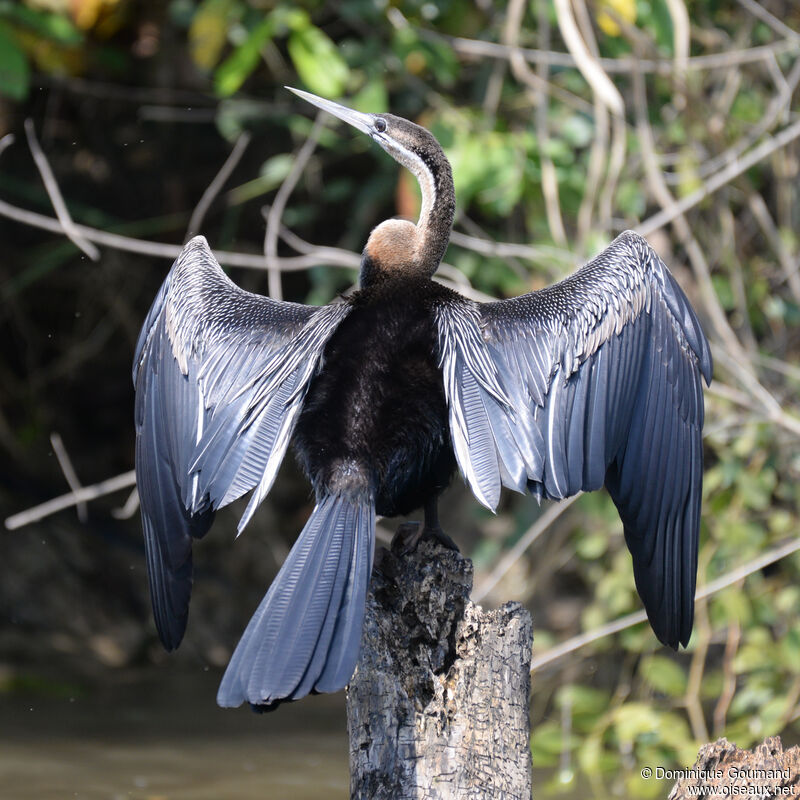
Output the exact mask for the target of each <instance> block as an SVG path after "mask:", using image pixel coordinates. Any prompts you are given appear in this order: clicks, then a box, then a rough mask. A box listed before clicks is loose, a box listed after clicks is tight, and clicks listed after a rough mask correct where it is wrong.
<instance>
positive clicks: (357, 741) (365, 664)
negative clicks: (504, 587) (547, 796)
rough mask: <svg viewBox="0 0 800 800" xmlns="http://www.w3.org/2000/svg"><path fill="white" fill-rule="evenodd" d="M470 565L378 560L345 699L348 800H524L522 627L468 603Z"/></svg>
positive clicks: (438, 549) (388, 556)
mask: <svg viewBox="0 0 800 800" xmlns="http://www.w3.org/2000/svg"><path fill="white" fill-rule="evenodd" d="M471 591H472V562H471V561H469V559H466V558H464V557H463V556H461V555H460V554H458V553H456V552H454V551H452V550H448V549H446V548H444V547H442V546H441V545H440V544H438V543H434V542H428V541H423V542H422V543H421V544H420V545H419V547H418V548H417V550H416V551H415V552H414V553H412V554H410V555H408V556H403V557H400V556H398V555H396V554H395V553H393V552H389V551H387V550H384V549H380V550H379V551H378V553H377V554H376V565H375V569H374V571H373V575H372V583H371V587H370V592H369V596H368V599H367V612H366V618H365V621H364V634H363V637H362V642H361V655H360V658H359V662H358V667H357V669H356V673H355V675H354V676H353V679H352V681H351V682H350V685H349V687H348V689H347V722H348V730H349V733H350V795H351V798H352V800H384V799H385V800H389V798H392V800H412V798H413V800H445V798H458V800H468V799H469V798H472V799H473V800H477V798H505V799H506V800H530V797H531V752H530V745H529V736H530V719H529V713H528V698H529V694H530V660H531V652H532V643H533V626H532V624H531V618H530V615H529V614H528V612H527V611H525V609H523V608H522V606H520V605H519V603H508V604H506V605H505V606H503V607H502V608H500V609H499V610H497V611H489V612H484V611H483V610H482V609H481V608H480V607H479V606H476V605H474V604H473V603H472V602H470V600H469V595H470V592H471Z"/></svg>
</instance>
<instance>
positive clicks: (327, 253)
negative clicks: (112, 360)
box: [0, 200, 358, 272]
mask: <svg viewBox="0 0 800 800" xmlns="http://www.w3.org/2000/svg"><path fill="white" fill-rule="evenodd" d="M0 216H3V217H7V218H8V219H13V220H16V221H17V222H21V223H22V224H23V225H29V226H31V227H32V228H40V229H41V230H45V231H50V232H51V233H57V234H62V235H63V234H64V228H63V227H62V225H61V223H60V222H59V221H58V220H57V219H54V218H53V217H48V216H46V215H44V214H39V213H38V212H36V211H28V210H27V209H24V208H19V207H18V206H14V205H12V204H11V203H7V202H6V201H5V200H0ZM75 229H76V230H77V231H78V232H79V233H80V234H81V235H82V236H84V237H85V238H86V239H88V240H89V241H92V242H96V243H97V244H101V245H105V246H106V247H111V248H113V249H114V250H123V251H125V252H128V253H138V254H140V255H146V256H155V257H157V258H168V259H175V258H177V257H178V256H179V255H180V253H181V250H183V246H182V245H179V244H164V243H163V242H153V241H148V240H146V239H134V238H133V237H131V236H122V235H121V234H118V233H109V232H108V231H101V230H98V229H97V228H91V227H89V226H88V225H80V224H76V225H75ZM318 251H321V252H322V253H323V256H318V255H317V252H318ZM332 251H333V248H319V249H317V248H315V249H314V251H312V252H309V253H308V254H306V255H302V256H296V257H293V258H280V257H278V258H277V259H276V266H277V267H278V268H279V269H280V270H281V271H282V272H297V271H300V270H304V269H309V268H310V267H318V266H320V264H328V265H330V266H336V267H349V266H352V264H351V263H350V256H353V255H356V254H354V253H350V254H349V256H348V258H347V259H345V260H344V261H343V259H342V258H341V256H339V255H336V254H335V253H334V252H332ZM340 252H342V253H344V252H348V251H340ZM214 255H215V256H216V258H217V259H218V260H219V261H220V262H221V263H222V264H226V265H227V266H229V267H245V268H247V269H258V270H264V269H266V265H265V263H264V256H263V255H259V254H256V253H238V252H231V251H230V250H215V251H214ZM356 257H358V256H357V255H356Z"/></svg>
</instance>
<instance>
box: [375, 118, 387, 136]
mask: <svg viewBox="0 0 800 800" xmlns="http://www.w3.org/2000/svg"><path fill="white" fill-rule="evenodd" d="M375 130H376V131H378V133H383V132H384V131H385V130H386V120H385V119H383V117H378V118H377V119H376V120H375Z"/></svg>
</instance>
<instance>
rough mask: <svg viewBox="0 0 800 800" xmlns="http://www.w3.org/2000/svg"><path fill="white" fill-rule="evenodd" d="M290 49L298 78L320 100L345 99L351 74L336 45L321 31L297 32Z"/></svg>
mask: <svg viewBox="0 0 800 800" xmlns="http://www.w3.org/2000/svg"><path fill="white" fill-rule="evenodd" d="M288 47H289V55H290V56H291V58H292V63H293V64H294V66H295V69H296V70H297V74H298V75H299V76H300V80H302V81H303V83H304V84H305V85H306V86H307V87H308V88H309V90H310V91H312V92H314V94H318V95H320V96H321V97H340V96H341V95H342V93H343V92H344V88H345V86H346V85H347V80H348V78H349V77H350V70H349V68H348V66H347V64H346V63H345V60H344V59H343V58H342V57H341V55H339V51H338V50H337V49H336V45H335V44H334V43H333V42H332V41H331V40H330V39H329V38H328V37H327V36H326V35H325V34H324V33H323V32H322V31H321V30H320V29H319V28H316V27H314V26H313V25H308V26H306V27H301V28H296V29H295V30H293V31H292V33H291V35H290V36H289V43H288Z"/></svg>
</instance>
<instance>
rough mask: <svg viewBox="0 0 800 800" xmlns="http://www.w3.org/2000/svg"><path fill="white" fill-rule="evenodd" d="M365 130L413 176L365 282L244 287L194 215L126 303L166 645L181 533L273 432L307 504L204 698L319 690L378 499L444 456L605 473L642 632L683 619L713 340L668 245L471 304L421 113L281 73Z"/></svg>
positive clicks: (468, 464) (445, 461)
mask: <svg viewBox="0 0 800 800" xmlns="http://www.w3.org/2000/svg"><path fill="white" fill-rule="evenodd" d="M298 94H300V95H301V96H303V97H304V98H305V99H308V100H310V101H311V102H313V103H315V104H316V105H319V106H321V107H322V108H325V109H326V110H329V111H330V112H331V113H333V114H335V115H337V116H339V117H341V118H342V119H344V120H345V121H347V122H349V123H350V124H352V125H354V126H355V127H356V128H358V129H359V130H362V131H363V132H365V133H367V134H369V135H370V136H371V137H372V138H373V139H374V140H375V141H376V142H378V144H380V145H381V147H383V148H384V149H385V150H386V151H387V152H389V153H390V154H391V155H392V156H393V157H394V158H395V159H396V160H397V161H398V162H400V163H401V164H403V165H404V166H406V167H407V168H409V169H410V170H411V171H412V172H413V173H414V175H415V176H416V177H417V179H418V180H419V183H420V186H421V189H422V198H423V203H422V210H421V213H420V219H419V221H418V222H417V224H416V225H414V224H413V223H410V222H406V221H402V220H389V221H387V222H384V223H382V224H381V225H379V226H378V227H377V228H376V229H375V230H374V231H373V232H372V234H371V235H370V238H369V241H368V242H367V245H366V247H365V250H364V258H363V261H362V270H361V288H360V289H359V290H358V291H357V292H355V293H354V294H353V295H351V296H350V297H348V298H346V299H340V300H337V301H335V302H334V303H332V304H330V305H328V306H323V307H320V308H313V307H308V306H303V305H298V304H293V303H284V302H278V301H274V300H271V299H269V298H265V297H260V296H258V295H253V294H249V293H247V292H244V291H242V290H241V289H239V288H238V287H236V286H235V285H234V284H233V283H231V282H230V280H229V279H228V278H227V277H226V276H225V275H224V273H223V272H222V270H221V269H220V267H219V265H218V264H217V262H216V261H215V259H214V257H213V255H212V254H211V251H210V250H209V249H208V245H207V244H206V242H205V240H204V239H203V238H202V237H197V238H196V239H193V240H192V241H191V242H189V244H187V246H186V248H185V249H184V252H183V253H182V254H181V256H180V257H179V258H178V260H177V261H176V262H175V265H174V266H173V268H172V270H171V271H170V273H169V275H168V276H167V279H166V281H165V283H164V286H163V287H162V289H161V291H160V292H159V294H158V297H157V298H156V300H155V302H154V304H153V307H152V309H151V310H150V313H149V314H148V317H147V319H146V321H145V325H144V327H143V330H142V334H141V335H140V338H139V343H138V346H137V353H136V358H135V362H134V383H135V386H136V392H137V399H136V430H137V449H136V455H137V464H136V468H137V480H138V485H139V490H140V495H141V502H142V517H143V526H144V532H145V543H146V550H147V562H148V573H149V578H150V589H151V597H152V602H153V608H154V614H155V619H156V624H157V627H158V631H159V635H160V636H161V639H162V641H163V643H164V645H165V646H166V647H167V648H168V649H172V648H174V647H176V646H177V645H178V644H179V643H180V640H181V638H182V636H183V632H184V629H185V626H186V619H187V613H188V604H189V595H190V591H191V580H192V576H191V571H192V567H191V544H192V540H193V539H194V538H198V537H200V536H202V535H204V534H205V533H206V531H207V530H208V528H209V527H210V525H211V523H212V520H213V513H214V510H215V509H217V508H219V507H221V506H224V505H226V504H227V503H229V502H231V501H232V500H234V499H236V498H237V497H240V496H242V495H243V494H245V493H246V492H248V491H251V490H254V491H253V495H252V497H251V500H250V503H249V504H248V506H247V509H246V511H245V513H244V515H243V518H242V521H241V522H240V530H241V529H242V528H243V527H244V525H245V524H246V523H247V521H248V520H249V519H250V517H251V516H252V513H253V511H254V510H255V508H256V507H257V506H258V504H259V503H260V502H261V500H262V499H263V498H264V496H265V495H266V493H267V492H268V491H269V488H270V487H271V485H272V481H273V480H274V477H275V473H276V471H277V468H278V466H279V464H280V462H281V460H282V459H283V456H284V454H285V452H286V448H287V446H288V444H289V441H290V439H292V441H293V443H294V448H295V451H296V453H297V456H298V458H299V461H300V463H301V464H302V466H303V468H304V469H305V471H306V473H307V475H308V477H309V479H310V481H311V483H312V485H313V487H314V491H315V495H316V500H317V503H316V506H315V508H314V511H313V512H312V515H311V517H310V518H309V520H308V523H307V524H306V526H305V528H304V529H303V531H302V532H301V534H300V536H299V538H298V540H297V542H296V544H295V546H294V547H293V548H292V551H291V553H290V555H289V557H288V558H287V560H286V562H285V563H284V565H283V567H282V568H281V570H280V572H279V574H278V576H277V577H276V579H275V581H274V582H273V584H272V586H271V587H270V589H269V591H268V593H267V595H266V596H265V598H264V600H263V601H262V603H261V605H260V606H259V608H258V610H257V611H256V613H255V614H254V615H253V618H252V620H251V621H250V624H249V625H248V627H247V629H246V631H245V633H244V635H243V636H242V639H241V641H240V643H239V645H238V646H237V648H236V651H235V653H234V655H233V657H232V659H231V662H230V664H229V666H228V669H227V671H226V674H225V677H224V678H223V681H222V684H221V686H220V691H219V694H218V702H219V703H220V704H221V705H225V706H231V705H239V704H240V703H242V702H244V701H248V702H250V703H251V704H253V705H255V706H261V707H272V706H274V705H275V704H277V703H279V702H281V701H283V700H291V699H297V698H300V697H302V696H304V695H305V694H308V693H309V692H312V691H317V692H320V691H325V692H327V691H335V690H337V689H340V688H342V687H343V686H344V685H345V684H346V683H347V682H348V680H349V679H350V677H351V675H352V672H353V669H354V667H355V663H356V660H357V656H358V646H359V641H360V635H361V626H362V622H363V614H364V604H365V598H366V592H367V586H368V581H369V575H370V571H371V565H372V553H373V547H374V521H375V514H376V513H378V514H383V515H386V516H394V515H397V514H407V513H409V512H411V511H413V510H414V509H415V508H417V507H420V506H423V507H424V509H425V527H424V529H423V532H424V533H428V534H431V535H435V536H438V537H440V538H442V539H443V540H446V537H445V536H444V534H443V533H442V532H441V531H440V530H439V529H438V522H437V520H436V498H437V497H438V495H439V493H440V492H441V491H442V489H443V488H444V487H445V486H446V485H447V483H448V481H449V479H450V476H451V475H452V473H453V472H454V470H455V467H456V466H458V468H459V469H460V471H461V472H462V474H463V475H464V478H465V480H466V481H467V483H468V484H469V486H470V487H471V489H472V491H473V492H474V494H475V496H476V497H477V498H478V499H479V500H480V501H481V502H482V503H484V504H485V505H486V506H488V507H489V508H491V509H494V508H495V507H496V506H497V503H498V500H499V497H500V490H501V487H502V486H506V487H509V488H512V489H516V490H517V491H528V492H531V493H533V494H534V495H535V496H537V497H538V498H543V497H546V498H554V499H558V498H563V497H567V496H569V495H573V494H575V493H576V492H578V491H590V490H594V489H598V488H600V487H601V486H603V485H605V486H606V487H607V488H608V490H609V492H610V494H611V496H612V498H613V500H614V502H615V503H616V505H617V507H618V509H619V512H620V516H621V518H622V521H623V525H624V530H625V539H626V542H627V544H628V547H629V549H630V551H631V554H632V556H633V566H634V575H635V578H636V585H637V588H638V590H639V594H640V595H641V597H642V600H643V602H644V605H645V608H646V609H647V613H648V617H649V619H650V622H651V624H652V626H653V630H654V631H655V633H656V635H657V636H658V638H659V639H660V640H661V641H662V642H664V643H665V644H668V645H670V646H673V647H676V646H677V645H678V644H679V643H683V644H686V642H687V641H688V639H689V635H690V633H691V628H692V616H693V602H694V582H695V573H696V568H697V536H698V530H699V520H700V492H701V484H702V440H701V429H702V424H703V396H702V386H701V377H704V378H705V379H706V381H710V379H711V357H710V353H709V349H708V343H707V341H706V339H705V336H704V335H703V332H702V329H701V327H700V324H699V322H698V320H697V317H696V315H695V314H694V311H693V310H692V308H691V306H690V305H689V303H688V301H687V299H686V297H685V296H684V294H683V292H682V291H681V290H680V288H679V287H678V285H677V284H676V283H675V280H674V279H673V277H672V276H671V275H670V273H669V271H668V270H667V268H666V267H665V266H664V264H663V262H662V261H661V260H660V259H659V258H658V256H657V255H656V254H655V253H654V252H653V251H652V249H651V248H650V247H649V246H648V245H647V243H646V242H645V241H644V240H643V239H642V238H641V237H639V236H637V235H635V234H632V233H625V234H622V235H621V236H619V237H618V238H617V239H616V240H615V241H614V242H613V243H612V244H611V245H610V246H609V247H608V248H607V249H606V250H605V251H604V252H603V253H601V254H600V255H599V256H598V257H597V258H595V259H594V260H593V261H592V262H590V263H589V264H587V265H586V266H585V267H583V268H582V269H580V270H578V271H577V272H576V273H574V274H573V275H572V276H570V277H568V278H566V279H565V280H563V281H561V282H560V283H558V284H556V285H554V286H551V287H549V288H547V289H544V290H542V291H539V292H532V293H530V294H528V295H524V296H522V297H519V298H514V299H511V300H505V301H498V302H493V303H475V302H472V301H470V300H467V299H466V298H464V297H462V296H460V295H458V294H457V293H455V292H453V291H451V290H449V289H446V288H444V287H442V286H440V285H439V284H437V283H434V282H433V281H432V280H431V277H432V275H433V274H434V272H435V271H436V268H437V267H438V264H439V262H440V260H441V258H442V256H443V254H444V251H445V249H446V247H447V241H448V238H449V232H450V228H451V225H452V220H453V212H454V197H455V195H454V190H453V182H452V175H451V171H450V166H449V164H448V162H447V159H446V158H445V157H444V154H443V152H442V150H441V148H440V147H439V145H438V143H437V142H436V140H435V139H434V138H433V136H431V134H430V133H429V132H427V131H425V130H424V129H422V128H419V127H418V126H416V125H414V124H412V123H410V122H408V121H406V120H403V119H400V118H398V117H393V116H391V115H388V114H387V115H373V114H359V113H358V112H354V111H351V110H349V109H346V108H344V107H342V106H339V105H337V104H335V103H330V102H329V101H326V100H322V99H320V98H316V97H314V96H313V95H308V94H306V93H301V92H298Z"/></svg>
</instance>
